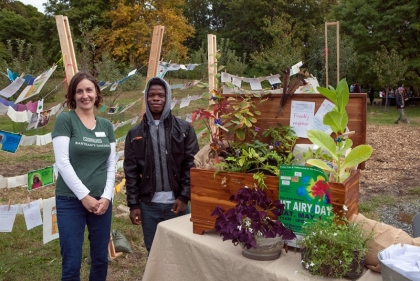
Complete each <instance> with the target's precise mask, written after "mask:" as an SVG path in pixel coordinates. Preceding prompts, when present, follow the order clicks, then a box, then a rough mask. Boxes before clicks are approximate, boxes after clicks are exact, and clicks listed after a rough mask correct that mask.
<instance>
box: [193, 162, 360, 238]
mask: <svg viewBox="0 0 420 281" xmlns="http://www.w3.org/2000/svg"><path fill="white" fill-rule="evenodd" d="M359 177H360V171H359V170H357V171H356V172H355V173H353V174H352V175H351V176H350V177H349V178H348V179H347V180H346V181H344V182H343V183H332V182H331V183H329V185H330V190H331V201H332V205H333V208H334V210H335V211H336V212H340V211H342V209H343V205H346V206H347V207H348V211H347V217H348V218H351V216H352V215H353V214H357V213H358V197H359ZM264 181H265V183H266V185H267V187H268V188H267V189H265V192H266V193H267V194H268V196H269V197H270V199H271V200H276V199H278V198H279V178H278V177H275V176H267V177H266V179H265V180H264ZM254 183H255V184H256V181H255V180H254V179H253V178H252V174H246V173H224V172H219V173H218V174H217V175H216V176H214V171H212V170H202V169H196V168H194V169H191V221H192V223H193V232H194V233H196V234H203V232H204V230H208V229H213V228H214V223H215V221H216V217H212V216H211V213H212V212H213V210H214V208H215V207H216V206H222V207H223V208H224V209H225V210H227V209H229V208H231V207H234V206H235V203H234V202H231V201H229V198H230V196H231V195H232V194H234V193H236V192H237V191H238V189H239V188H241V187H244V186H245V185H246V186H249V187H251V186H254Z"/></svg>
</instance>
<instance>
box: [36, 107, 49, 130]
mask: <svg viewBox="0 0 420 281" xmlns="http://www.w3.org/2000/svg"><path fill="white" fill-rule="evenodd" d="M50 113H51V109H49V110H45V111H42V112H41V113H39V118H38V123H37V125H36V127H37V128H41V127H44V126H46V125H48V122H50Z"/></svg>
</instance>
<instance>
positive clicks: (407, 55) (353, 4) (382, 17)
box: [333, 0, 420, 85]
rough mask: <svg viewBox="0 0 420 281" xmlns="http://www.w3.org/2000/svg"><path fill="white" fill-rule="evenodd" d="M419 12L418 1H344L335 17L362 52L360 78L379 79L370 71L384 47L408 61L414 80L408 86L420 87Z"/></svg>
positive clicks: (408, 71) (408, 70)
mask: <svg viewBox="0 0 420 281" xmlns="http://www.w3.org/2000/svg"><path fill="white" fill-rule="evenodd" d="M419 13H420V2H419V1H418V0H404V1H395V0H393V1H388V0H369V1H368V0H357V1H354V0H343V1H340V5H338V6H337V7H336V8H335V9H334V13H333V14H334V16H335V18H336V19H337V20H339V21H340V29H341V32H342V33H344V34H346V35H348V36H350V37H351V38H352V39H353V43H354V47H355V49H356V50H357V52H358V53H359V58H358V61H359V67H358V69H357V71H358V73H359V77H369V79H372V80H373V79H375V77H374V76H373V75H372V72H371V71H370V70H371V58H372V57H375V56H376V52H377V51H381V49H382V46H384V47H385V49H386V50H387V51H388V52H390V51H391V50H395V51H396V52H397V53H399V54H400V55H401V57H402V58H403V59H406V61H407V65H408V68H407V72H406V73H404V76H405V77H406V78H409V79H410V80H409V81H407V83H411V84H417V85H419V84H420V78H419V77H420V57H419V56H418V52H419V50H420V40H419V34H420V33H419V31H420V17H419ZM391 67H392V64H391ZM386 83H388V82H386Z"/></svg>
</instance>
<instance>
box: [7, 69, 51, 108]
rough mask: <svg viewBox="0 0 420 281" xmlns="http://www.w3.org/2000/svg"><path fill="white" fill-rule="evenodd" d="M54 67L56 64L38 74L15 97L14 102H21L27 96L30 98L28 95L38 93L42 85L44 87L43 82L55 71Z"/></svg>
mask: <svg viewBox="0 0 420 281" xmlns="http://www.w3.org/2000/svg"><path fill="white" fill-rule="evenodd" d="M56 68H57V65H54V66H53V67H51V68H50V69H49V70H47V71H45V72H44V73H42V74H41V75H40V76H38V77H37V78H36V79H35V81H34V83H33V85H28V86H27V87H26V88H25V89H24V90H23V91H22V93H21V94H20V95H19V97H18V98H17V100H16V101H15V103H18V102H21V101H23V100H25V99H27V98H30V97H32V96H34V95H37V94H39V92H40V91H41V89H42V87H44V85H45V83H46V82H47V80H48V79H49V78H50V76H51V74H53V72H54V71H55V69H56Z"/></svg>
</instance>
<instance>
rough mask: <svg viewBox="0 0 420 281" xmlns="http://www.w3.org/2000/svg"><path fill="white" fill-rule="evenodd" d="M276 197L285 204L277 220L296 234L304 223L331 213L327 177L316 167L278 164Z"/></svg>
mask: <svg viewBox="0 0 420 281" xmlns="http://www.w3.org/2000/svg"><path fill="white" fill-rule="evenodd" d="M279 199H280V201H281V202H282V203H283V204H284V205H285V207H284V212H283V215H281V216H280V217H279V219H280V220H281V222H282V223H283V224H284V225H285V226H286V227H288V228H291V229H292V230H293V231H294V232H295V233H296V234H300V233H301V231H302V225H303V224H304V223H305V222H310V221H313V220H317V219H319V218H322V217H329V216H331V215H332V205H331V192H330V187H329V185H328V180H327V177H326V175H325V174H324V172H323V171H322V170H321V169H319V168H317V167H308V166H297V165H292V166H287V165H281V166H280V179H279Z"/></svg>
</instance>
